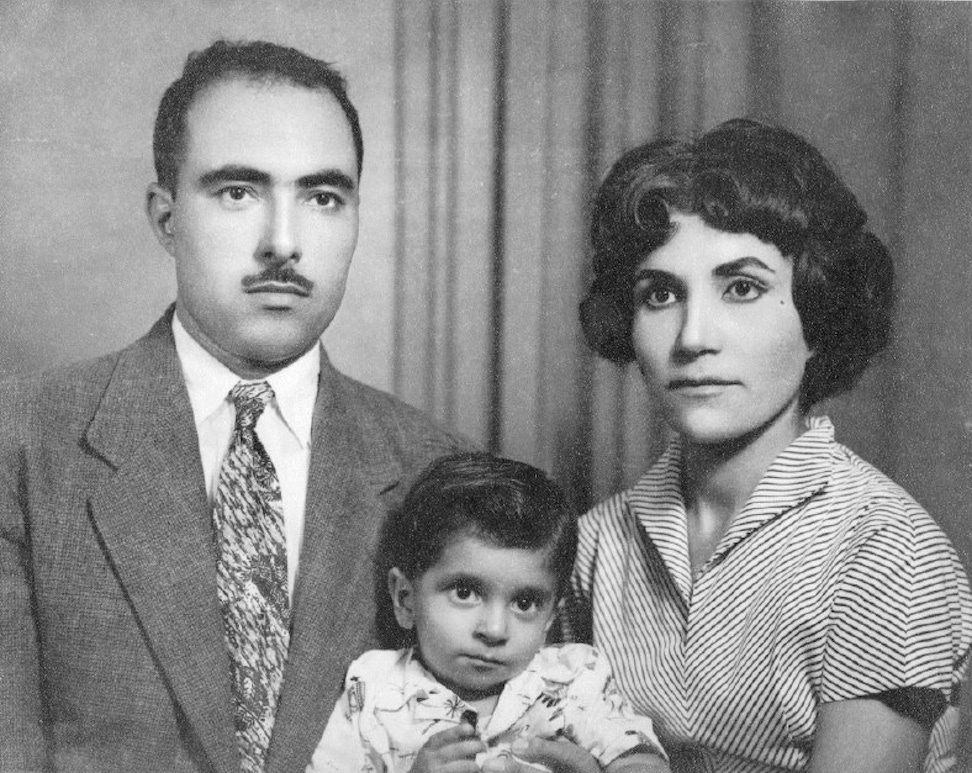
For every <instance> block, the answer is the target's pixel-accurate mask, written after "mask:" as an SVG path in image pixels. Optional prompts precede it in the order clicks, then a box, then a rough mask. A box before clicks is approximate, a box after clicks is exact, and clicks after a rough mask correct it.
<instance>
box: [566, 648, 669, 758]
mask: <svg viewBox="0 0 972 773" xmlns="http://www.w3.org/2000/svg"><path fill="white" fill-rule="evenodd" d="M567 648H568V649H566V651H565V652H564V657H566V658H568V659H570V660H573V661H575V662H576V661H578V660H580V659H583V665H582V666H581V667H579V668H578V669H577V676H576V677H575V678H574V679H573V680H572V682H571V684H570V687H569V689H568V692H567V701H566V705H565V708H564V721H565V734H566V736H567V737H568V738H569V739H570V740H572V741H574V743H576V744H577V745H579V746H581V747H583V748H584V749H586V750H587V751H588V752H589V753H590V754H591V755H592V756H593V757H594V758H596V759H597V761H598V763H599V764H600V765H601V767H602V768H603V767H606V766H607V765H609V764H611V762H613V761H614V760H615V759H617V758H618V757H620V756H621V755H622V754H624V753H626V752H629V751H632V750H634V749H636V748H644V747H647V748H648V749H650V750H651V751H652V752H653V753H655V754H657V755H659V756H660V757H662V758H664V759H667V757H666V755H665V752H664V750H663V749H662V746H661V744H660V743H659V741H658V738H657V737H656V735H655V731H654V726H653V725H652V721H651V720H650V719H649V718H648V717H644V716H641V715H639V714H635V713H634V711H633V710H632V709H631V706H630V704H629V703H628V702H627V701H626V700H625V699H624V697H623V696H622V695H621V693H620V692H618V689H617V687H616V686H615V683H614V678H613V676H612V674H611V668H610V666H609V665H608V661H607V658H605V657H604V656H602V655H601V654H600V653H598V651H597V650H596V649H594V648H593V647H587V646H584V645H567Z"/></svg>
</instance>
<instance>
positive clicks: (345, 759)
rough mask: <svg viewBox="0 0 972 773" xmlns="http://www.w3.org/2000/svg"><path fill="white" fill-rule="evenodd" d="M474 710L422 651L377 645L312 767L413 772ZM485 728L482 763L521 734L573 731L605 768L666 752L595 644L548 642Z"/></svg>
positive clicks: (355, 675) (350, 772) (350, 682)
mask: <svg viewBox="0 0 972 773" xmlns="http://www.w3.org/2000/svg"><path fill="white" fill-rule="evenodd" d="M468 709H469V707H468V706H467V705H466V704H465V703H464V702H463V701H462V700H461V699H460V698H459V697H458V696H456V695H455V693H453V692H452V691H451V690H449V689H448V688H446V687H444V686H443V685H442V684H440V683H439V682H438V681H436V679H435V677H433V676H432V674H430V673H429V672H428V671H427V670H426V669H425V667H424V666H423V665H422V664H421V663H420V662H419V661H418V659H417V658H415V657H414V652H413V650H411V649H406V650H398V651H395V650H371V651H370V652H366V653H365V654H364V655H362V656H361V657H360V658H358V659H357V660H356V661H354V663H352V664H351V667H350V668H349V669H348V673H347V677H346V679H345V690H344V694H343V695H342V696H341V698H340V700H339V701H338V703H337V705H336V706H335V707H334V711H333V713H332V714H331V718H330V720H329V721H328V724H327V728H326V729H325V730H324V735H323V737H322V738H321V741H320V743H319V744H318V746H317V749H316V750H315V752H314V757H313V760H312V761H311V764H310V765H309V766H308V767H307V771H306V773H323V772H324V771H327V773H338V772H340V773H406V771H408V770H409V769H410V768H411V766H412V763H413V762H414V760H415V756H416V755H417V754H418V752H419V750H420V749H421V748H422V746H424V745H425V743H426V741H428V739H429V737H430V736H432V735H434V734H436V733H438V732H441V731H443V730H446V729H448V728H450V727H454V726H455V725H457V724H459V722H460V721H461V717H462V713H463V711H466V710H468ZM478 732H479V735H480V737H481V738H482V740H483V741H484V742H485V743H486V744H487V745H488V746H489V751H488V752H485V753H484V754H482V755H480V756H479V757H477V760H476V761H477V762H478V763H479V764H480V765H482V763H483V761H484V760H486V759H489V758H492V757H497V756H502V755H511V752H510V750H509V748H510V744H511V743H512V742H513V741H514V740H515V739H516V738H518V737H520V736H530V737H536V736H539V737H542V738H547V739H552V738H559V737H563V738H566V739H567V740H570V741H573V742H574V743H576V744H578V745H579V746H582V747H583V748H584V749H586V750H587V751H588V752H589V753H590V754H591V755H592V756H593V757H595V758H596V759H597V760H598V762H599V763H600V765H601V766H602V767H604V766H606V765H608V764H609V763H610V762H611V761H612V760H614V759H615V758H617V757H619V756H620V755H622V754H624V753H625V752H628V751H631V750H632V749H634V748H635V747H648V748H649V749H650V750H652V751H654V752H656V753H657V754H659V755H661V756H664V752H663V751H662V749H661V745H660V744H659V743H658V739H657V738H656V737H655V733H654V730H653V728H652V723H651V720H650V719H648V718H647V717H642V716H639V715H637V714H634V713H633V712H632V710H631V708H630V707H629V705H628V703H627V701H626V700H625V699H624V698H623V697H622V696H621V695H620V693H618V691H617V690H616V688H615V686H614V681H613V679H612V677H611V670H610V667H609V666H608V664H607V660H606V659H605V658H604V657H603V656H601V655H600V654H599V653H598V652H597V650H596V649H594V648H593V647H590V646H588V645H586V644H563V645H560V646H552V647H544V648H543V649H541V650H540V651H539V652H538V653H537V654H536V655H535V656H534V658H533V660H532V661H531V662H530V664H529V665H528V666H527V667H526V669H525V670H524V671H523V672H522V673H520V674H518V675H517V676H515V677H514V678H513V679H511V680H510V681H509V682H507V683H506V685H505V686H504V688H503V692H502V693H501V694H500V697H499V700H498V702H497V704H496V708H495V709H494V711H493V714H492V716H490V717H489V718H488V720H486V723H485V725H484V726H483V723H482V722H481V723H480V727H478Z"/></svg>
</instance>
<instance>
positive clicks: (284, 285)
mask: <svg viewBox="0 0 972 773" xmlns="http://www.w3.org/2000/svg"><path fill="white" fill-rule="evenodd" d="M243 292H246V293H288V294H290V295H300V296H301V297H304V298H306V297H307V296H308V295H310V292H308V290H307V288H305V287H302V286H300V285H297V284H293V283H291V282H256V283H254V284H251V285H249V286H247V287H245V288H243Z"/></svg>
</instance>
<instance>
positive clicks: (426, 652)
mask: <svg viewBox="0 0 972 773" xmlns="http://www.w3.org/2000/svg"><path fill="white" fill-rule="evenodd" d="M549 559H550V553H549V551H547V550H521V549H518V548H501V547H496V546H494V545H491V544H490V543H488V542H484V541H483V540H481V539H478V538H476V537H473V536H467V535H464V536H460V537H459V538H457V539H456V540H454V541H453V542H451V543H450V544H449V545H447V546H446V548H445V550H444V551H443V552H442V555H441V556H440V558H439V560H438V561H437V562H436V563H435V564H433V565H432V566H431V567H429V569H427V570H426V571H425V572H424V573H423V574H422V575H421V576H419V577H418V579H417V580H415V581H414V582H412V581H410V580H409V579H408V578H406V577H405V575H404V574H402V572H400V571H399V570H398V569H397V568H396V569H392V570H391V572H390V574H389V590H390V591H391V593H392V598H393V600H394V603H395V616H396V617H397V619H398V623H399V625H401V626H402V627H403V628H406V629H410V628H412V627H414V628H415V633H416V639H417V641H418V643H419V650H420V651H421V654H422V662H423V663H424V664H425V667H426V668H428V669H429V671H431V672H432V673H433V674H434V675H435V677H436V678H437V679H438V680H439V681H440V682H442V683H443V684H444V685H445V686H446V687H448V688H449V689H451V690H452V691H453V692H454V693H456V695H458V696H459V697H460V698H462V699H463V700H465V701H473V700H478V699H480V698H484V697H487V696H489V695H493V694H496V693H499V692H500V691H501V690H502V689H503V685H504V684H505V683H506V682H507V681H509V680H510V679H512V678H513V677H514V676H516V675H517V674H519V673H520V672H521V671H523V669H525V668H526V666H527V664H528V663H529V662H530V660H531V659H532V658H533V656H534V655H535V654H536V652H537V650H538V649H540V647H541V646H542V645H543V643H544V639H545V637H546V633H547V629H548V628H550V624H551V623H552V622H553V614H554V609H555V605H556V602H557V578H556V576H555V575H554V573H553V571H552V570H551V569H550V568H549V566H548V563H549Z"/></svg>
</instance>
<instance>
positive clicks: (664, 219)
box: [568, 120, 972, 773]
mask: <svg viewBox="0 0 972 773" xmlns="http://www.w3.org/2000/svg"><path fill="white" fill-rule="evenodd" d="M865 220H866V216H865V214H864V212H863V211H862V209H861V207H860V206H859V204H858V203H857V201H856V200H855V198H854V196H853V195H852V194H851V192H850V191H849V190H848V189H847V188H846V186H844V184H843V183H842V182H841V181H840V180H839V179H838V178H837V176H836V175H835V174H834V172H833V171H832V170H831V169H830V168H829V166H828V165H827V163H826V162H825V161H824V159H823V158H822V157H821V156H820V154H819V153H818V152H817V151H816V150H815V149H814V148H813V147H811V146H810V145H809V144H807V143H806V142H805V141H804V140H802V139H801V138H799V137H796V136H795V135H793V134H791V133H790V132H788V131H785V130H783V129H780V128H776V127H772V126H768V125H764V124H759V123H755V122H751V121H745V120H733V121H729V122H727V123H725V124H722V125H721V126H718V127H717V128H715V129H714V130H712V131H710V132H708V133H707V134H705V135H703V136H702V137H700V138H699V139H698V140H697V141H696V142H694V143H675V142H654V143H650V144H648V145H645V146H643V147H639V148H637V149H635V150H633V151H631V152H629V153H627V154H626V155H625V156H623V157H622V158H621V159H620V160H619V161H618V162H617V164H616V165H615V166H614V168H613V169H612V170H611V172H610V174H609V175H608V177H607V179H606V180H605V182H604V184H603V185H602V187H601V189H600V192H599V194H598V197H597V200H596V203H595V209H594V221H593V228H592V235H593V245H594V281H593V286H592V288H591V291H590V294H589V296H588V297H587V299H586V300H585V301H584V303H583V305H582V308H581V318H582V323H583V326H584V330H585V333H586V335H587V338H588V341H589V342H590V343H591V345H592V346H593V348H594V349H595V350H596V351H597V352H598V353H599V354H601V355H602V356H604V357H607V358H608V359H610V360H613V361H614V362H617V363H625V362H628V361H630V360H636V361H637V363H638V365H639V367H640V369H641V372H642V374H643V375H644V379H645V382H646V384H647V386H648V389H649V390H650V392H651V394H652V396H653V398H654V400H655V401H656V404H657V405H658V406H659V407H660V409H661V410H662V411H663V413H664V415H665V418H666V420H667V422H668V424H669V425H670V427H671V429H672V430H674V435H675V439H674V441H673V443H672V444H671V446H670V447H669V448H668V450H667V452H666V453H665V454H664V455H663V456H662V457H661V459H660V460H659V461H658V462H657V463H656V464H655V465H653V466H652V468H651V469H650V470H649V471H648V473H647V474H646V475H645V477H644V478H642V479H641V480H640V481H639V482H638V483H637V484H636V485H635V486H634V487H633V488H631V489H629V490H628V491H625V492H622V493H620V494H618V495H616V496H615V497H613V498H611V499H609V500H607V501H606V502H603V503H602V504H600V505H598V506H597V507H595V508H594V509H593V510H592V511H591V512H589V513H588V514H587V515H586V516H584V517H583V518H582V521H581V537H580V548H579V553H578V560H577V564H576V567H575V572H574V580H573V584H574V596H573V599H572V603H571V604H570V609H569V614H568V619H569V622H570V624H571V628H572V631H571V632H572V635H573V636H579V637H581V638H583V637H590V638H592V640H593V642H594V644H595V645H597V646H598V647H600V648H601V649H603V650H604V651H605V652H606V654H607V655H608V657H609V659H610V661H611V663H612V665H613V667H614V669H615V672H616V676H617V679H618V681H619V683H620V686H621V688H622V690H623V692H625V693H626V694H627V696H628V697H629V698H630V699H631V701H632V703H633V704H634V705H635V708H636V709H637V710H639V711H641V712H643V713H645V714H648V715H649V716H650V717H651V718H652V719H653V720H654V722H655V724H656V728H657V729H658V731H659V736H660V738H661V740H662V743H663V744H664V745H665V746H666V748H667V750H668V751H669V753H670V754H671V758H672V769H673V770H674V771H680V770H693V771H694V770H718V771H770V770H811V771H841V772H842V773H846V772H847V771H881V772H882V773H888V772H889V771H891V772H893V771H915V770H920V769H922V766H923V765H924V766H925V769H927V770H945V769H948V768H949V767H950V765H951V764H952V763H951V762H950V761H949V757H948V754H947V747H948V744H949V743H950V741H951V740H952V739H949V738H948V735H949V731H950V729H951V730H952V731H953V735H954V725H955V724H956V717H955V716H954V715H955V709H954V708H951V704H952V702H953V701H955V702H957V698H958V692H959V690H958V685H959V682H960V678H961V676H962V674H963V673H964V671H965V669H966V661H967V658H968V652H969V648H970V643H972V597H970V593H969V587H968V581H967V578H966V576H965V574H964V571H963V569H962V567H961V565H960V564H959V561H958V559H957V557H956V554H955V551H954V550H953V549H952V546H951V545H950V544H949V542H948V539H947V538H946V537H945V535H944V534H943V533H942V531H941V530H940V529H939V528H938V527H937V526H936V525H935V523H934V522H933V521H932V520H931V518H930V517H929V516H928V514H927V513H926V512H925V511H924V510H923V509H922V508H921V507H920V506H919V505H918V504H916V503H915V501H914V500H913V499H911V497H909V496H908V494H907V493H906V492H904V491H903V490H902V489H901V488H899V487H898V486H896V485H895V484H894V483H893V482H891V481H890V480H889V479H888V478H887V477H885V476H884V475H882V474H881V473H880V472H878V471H877V470H876V469H874V468H873V467H871V466H869V465H868V464H867V463H866V462H864V461H863V460H861V459H860V458H859V457H857V456H855V455H854V454H853V453H852V452H851V451H849V450H848V449H847V448H845V447H843V446H841V445H840V444H838V443H836V442H835V440H834V431H833V427H832V426H831V424H830V422H829V421H828V420H827V419H826V418H825V417H816V418H811V417H809V416H808V410H809V409H810V408H811V407H812V406H813V405H814V404H816V403H818V402H819V401H821V400H823V399H825V398H828V397H831V396H832V395H835V394H837V393H839V392H842V391H844V390H846V389H849V388H850V387H851V386H852V385H853V384H854V382H855V381H856V380H857V378H858V377H859V376H860V375H861V373H862V372H863V371H864V369H865V368H866V367H867V365H868V363H869V362H870V360H871V359H872V358H873V357H874V356H875V355H876V354H878V353H879V352H880V351H881V350H882V349H883V348H884V347H885V346H886V344H887V341H888V337H889V330H890V318H891V317H890V315H891V303H892V267H891V263H890V259H889V257H888V254H887V251H886V249H885V248H884V246H883V245H882V244H881V242H880V241H879V240H878V239H877V238H876V237H875V236H874V235H873V234H871V233H870V232H869V231H868V230H866V228H865ZM933 727H934V728H935V732H934V734H932V733H931V731H932V728H933ZM930 735H932V740H931V743H929V738H930ZM926 750H927V753H926ZM926 756H927V760H926Z"/></svg>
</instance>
